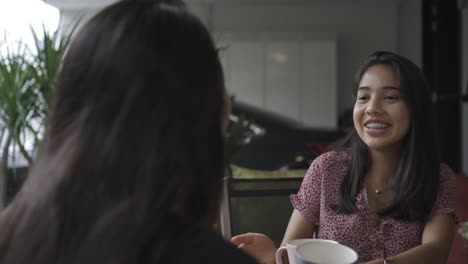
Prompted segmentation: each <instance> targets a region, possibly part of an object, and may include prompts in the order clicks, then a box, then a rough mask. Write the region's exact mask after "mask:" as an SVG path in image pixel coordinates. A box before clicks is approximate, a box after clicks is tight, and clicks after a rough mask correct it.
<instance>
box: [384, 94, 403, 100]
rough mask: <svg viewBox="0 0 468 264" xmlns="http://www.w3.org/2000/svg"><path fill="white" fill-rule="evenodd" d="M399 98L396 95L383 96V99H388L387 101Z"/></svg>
mask: <svg viewBox="0 0 468 264" xmlns="http://www.w3.org/2000/svg"><path fill="white" fill-rule="evenodd" d="M399 99H400V97H399V96H396V95H388V96H385V100H388V101H396V100H399Z"/></svg>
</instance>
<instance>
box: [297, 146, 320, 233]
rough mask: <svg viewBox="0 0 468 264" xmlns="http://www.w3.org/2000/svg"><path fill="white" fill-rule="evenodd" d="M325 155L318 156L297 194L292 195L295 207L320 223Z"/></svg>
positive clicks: (313, 220)
mask: <svg viewBox="0 0 468 264" xmlns="http://www.w3.org/2000/svg"><path fill="white" fill-rule="evenodd" d="M323 163H324V157H323V155H322V156H320V157H318V158H316V159H315V160H314V161H313V162H312V164H311V165H310V167H309V169H308V170H307V173H306V175H305V176H304V180H303V181H302V185H301V187H300V189H299V191H298V193H297V194H293V195H291V204H292V206H293V207H294V209H296V210H298V211H299V212H301V214H302V216H303V217H304V218H305V219H306V220H307V221H308V222H310V223H312V224H314V225H318V219H319V216H320V194H321V187H322V172H323V169H322V168H323V165H324V164H323Z"/></svg>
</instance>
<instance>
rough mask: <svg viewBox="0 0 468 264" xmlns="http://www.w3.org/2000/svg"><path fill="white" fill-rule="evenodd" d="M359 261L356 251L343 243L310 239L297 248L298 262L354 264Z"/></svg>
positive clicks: (306, 263) (310, 263) (304, 263)
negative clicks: (318, 241)
mask: <svg viewBox="0 0 468 264" xmlns="http://www.w3.org/2000/svg"><path fill="white" fill-rule="evenodd" d="M357 261H358V254H357V253H356V251H354V250H353V249H352V248H349V247H347V246H345V245H341V244H333V243H317V242H314V241H309V242H306V243H302V244H301V245H299V246H298V247H297V249H296V263H297V264H354V263H357Z"/></svg>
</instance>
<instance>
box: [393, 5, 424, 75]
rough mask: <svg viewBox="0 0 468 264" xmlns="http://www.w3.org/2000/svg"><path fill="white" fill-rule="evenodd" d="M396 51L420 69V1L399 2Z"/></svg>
mask: <svg viewBox="0 0 468 264" xmlns="http://www.w3.org/2000/svg"><path fill="white" fill-rule="evenodd" d="M398 11H399V12H398V13H399V21H398V32H399V36H398V51H399V53H400V54H401V55H403V56H405V57H407V58H408V59H410V60H412V61H413V62H414V63H416V65H418V66H419V67H422V0H404V1H400V4H399V8H398Z"/></svg>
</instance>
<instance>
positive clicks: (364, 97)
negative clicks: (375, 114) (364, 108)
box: [357, 95, 369, 102]
mask: <svg viewBox="0 0 468 264" xmlns="http://www.w3.org/2000/svg"><path fill="white" fill-rule="evenodd" d="M357 99H358V101H361V102H362V101H367V100H369V96H367V95H361V96H358V98H357Z"/></svg>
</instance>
